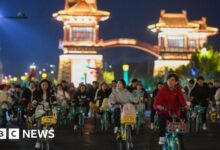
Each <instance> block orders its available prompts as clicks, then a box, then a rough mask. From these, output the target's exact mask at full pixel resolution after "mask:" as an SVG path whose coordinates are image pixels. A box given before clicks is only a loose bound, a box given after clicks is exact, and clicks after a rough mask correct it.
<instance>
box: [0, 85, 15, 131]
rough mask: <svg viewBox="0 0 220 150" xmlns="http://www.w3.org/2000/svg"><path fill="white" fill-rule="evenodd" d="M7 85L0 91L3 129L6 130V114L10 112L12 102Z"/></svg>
mask: <svg viewBox="0 0 220 150" xmlns="http://www.w3.org/2000/svg"><path fill="white" fill-rule="evenodd" d="M7 89H8V87H7V85H2V86H1V89H0V111H1V112H2V115H1V116H0V117H1V120H2V124H1V125H2V127H3V128H6V124H7V116H6V113H7V111H8V110H9V107H10V104H11V102H12V99H11V96H10V93H8V91H7Z"/></svg>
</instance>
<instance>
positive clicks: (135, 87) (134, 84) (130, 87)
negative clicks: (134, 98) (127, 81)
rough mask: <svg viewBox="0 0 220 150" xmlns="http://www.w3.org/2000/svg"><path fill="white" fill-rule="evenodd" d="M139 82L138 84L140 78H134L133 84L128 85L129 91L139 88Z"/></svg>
mask: <svg viewBox="0 0 220 150" xmlns="http://www.w3.org/2000/svg"><path fill="white" fill-rule="evenodd" d="M137 84H138V80H137V79H132V81H131V85H130V86H128V87H127V89H128V91H129V92H131V93H132V92H133V91H134V90H136V89H137Z"/></svg>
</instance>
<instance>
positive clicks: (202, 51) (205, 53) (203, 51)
mask: <svg viewBox="0 0 220 150" xmlns="http://www.w3.org/2000/svg"><path fill="white" fill-rule="evenodd" d="M207 53H208V51H207V48H205V47H204V48H202V50H201V54H202V55H207Z"/></svg>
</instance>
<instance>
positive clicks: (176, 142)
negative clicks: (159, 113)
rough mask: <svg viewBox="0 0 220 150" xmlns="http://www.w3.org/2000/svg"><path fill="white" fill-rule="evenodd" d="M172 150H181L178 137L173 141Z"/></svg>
mask: <svg viewBox="0 0 220 150" xmlns="http://www.w3.org/2000/svg"><path fill="white" fill-rule="evenodd" d="M173 150H181V146H180V140H179V138H178V137H176V138H175V139H174V143H173Z"/></svg>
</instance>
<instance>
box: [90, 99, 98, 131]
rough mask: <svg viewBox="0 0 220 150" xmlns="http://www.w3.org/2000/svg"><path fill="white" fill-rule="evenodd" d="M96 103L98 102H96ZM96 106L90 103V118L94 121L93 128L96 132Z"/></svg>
mask: <svg viewBox="0 0 220 150" xmlns="http://www.w3.org/2000/svg"><path fill="white" fill-rule="evenodd" d="M97 102H98V101H97ZM98 110H99V109H98V106H97V104H96V103H95V102H91V103H90V116H91V118H93V120H94V127H95V130H97V113H98Z"/></svg>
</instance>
